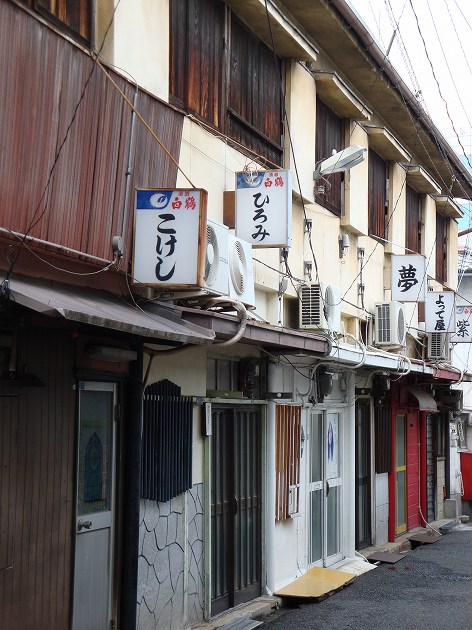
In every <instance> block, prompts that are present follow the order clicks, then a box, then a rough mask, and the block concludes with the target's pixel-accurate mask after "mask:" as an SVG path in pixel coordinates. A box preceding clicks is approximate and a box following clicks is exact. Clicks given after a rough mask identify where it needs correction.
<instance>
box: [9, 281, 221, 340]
mask: <svg viewBox="0 0 472 630" xmlns="http://www.w3.org/2000/svg"><path fill="white" fill-rule="evenodd" d="M10 293H11V296H12V299H13V300H14V301H15V302H16V303H18V304H21V305H22V306H25V307H27V308H30V309H32V310H34V311H36V312H38V313H42V314H44V315H49V316H52V317H63V318H64V319H68V320H71V321H75V322H80V323H82V324H89V325H92V326H100V327H102V328H108V329H111V330H118V331H121V332H125V333H129V334H132V335H137V336H139V337H144V338H147V339H163V340H167V341H172V342H176V341H177V342H180V343H192V344H210V343H212V342H213V339H214V338H215V333H214V332H213V331H212V330H209V329H207V328H202V327H201V326H198V325H196V324H193V323H191V322H188V321H186V320H184V319H183V318H182V312H181V311H180V310H179V309H175V308H165V307H161V308H156V307H155V306H152V305H146V306H143V307H141V306H139V307H138V306H136V305H132V304H129V303H128V302H126V301H125V300H123V299H120V298H119V297H117V296H115V295H113V294H111V293H107V292H105V291H95V290H92V289H84V288H81V287H73V286H68V285H64V284H59V283H57V284H56V283H52V282H47V281H44V280H43V281H42V280H35V279H32V278H25V277H19V276H16V277H13V278H12V279H11V280H10Z"/></svg>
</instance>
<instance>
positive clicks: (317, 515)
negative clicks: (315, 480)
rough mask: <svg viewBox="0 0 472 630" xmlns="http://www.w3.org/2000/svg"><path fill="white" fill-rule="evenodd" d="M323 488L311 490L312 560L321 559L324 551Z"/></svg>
mask: <svg viewBox="0 0 472 630" xmlns="http://www.w3.org/2000/svg"><path fill="white" fill-rule="evenodd" d="M322 501H323V492H322V490H315V491H313V492H311V498H310V503H311V532H310V562H311V563H313V562H317V561H318V560H321V558H322V553H323V547H322V542H323V528H322V522H323V521H322Z"/></svg>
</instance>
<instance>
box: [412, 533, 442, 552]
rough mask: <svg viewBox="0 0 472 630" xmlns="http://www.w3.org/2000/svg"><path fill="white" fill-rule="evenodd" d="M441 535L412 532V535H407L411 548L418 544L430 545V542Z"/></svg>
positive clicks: (435, 540) (433, 541)
mask: <svg viewBox="0 0 472 630" xmlns="http://www.w3.org/2000/svg"><path fill="white" fill-rule="evenodd" d="M440 538H441V536H439V535H438V534H434V533H431V534H414V535H413V536H409V538H408V540H409V541H410V545H411V548H412V549H416V547H419V546H420V545H431V544H432V543H435V542H437V541H438V540H439V539H440Z"/></svg>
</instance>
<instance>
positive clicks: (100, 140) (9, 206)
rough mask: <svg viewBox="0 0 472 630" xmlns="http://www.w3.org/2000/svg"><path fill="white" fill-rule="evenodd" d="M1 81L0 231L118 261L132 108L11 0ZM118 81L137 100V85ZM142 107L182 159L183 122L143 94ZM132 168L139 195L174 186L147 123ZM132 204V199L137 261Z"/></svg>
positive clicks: (2, 39)
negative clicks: (142, 189) (116, 250)
mask: <svg viewBox="0 0 472 630" xmlns="http://www.w3.org/2000/svg"><path fill="white" fill-rule="evenodd" d="M0 74H1V76H2V81H3V85H2V101H1V107H0V137H1V138H2V149H3V154H4V156H6V159H5V158H4V159H3V160H1V161H0V191H1V205H0V226H1V227H6V228H9V229H12V230H16V231H19V232H22V233H25V232H27V231H28V230H30V234H31V235H32V236H35V237H38V238H41V239H44V240H47V241H51V242H54V243H59V244H62V245H65V246H67V247H70V248H73V249H76V250H80V251H82V252H86V253H88V254H92V255H94V256H98V257H101V258H105V259H111V258H112V257H113V254H112V247H111V242H112V237H113V236H114V235H115V234H121V225H122V220H123V208H124V199H125V180H126V172H127V168H128V152H129V145H130V128H131V119H132V112H131V109H130V107H129V106H128V105H127V104H125V103H124V101H123V99H122V97H121V96H120V95H119V93H118V92H117V91H116V90H115V88H114V87H113V86H112V85H111V83H110V82H109V81H108V80H107V79H106V77H105V76H104V74H103V72H101V71H100V70H99V68H98V67H97V66H96V65H95V64H94V62H93V61H92V59H91V58H90V57H88V56H87V55H86V54H85V53H84V52H83V51H82V50H81V49H79V48H78V47H76V46H75V45H73V44H71V43H70V42H69V41H67V40H66V39H64V38H63V37H61V36H60V35H58V34H57V33H56V32H54V31H53V30H51V29H49V28H48V27H47V26H44V25H43V24H41V23H40V22H39V21H38V20H36V19H35V18H34V17H33V16H31V15H30V14H28V13H26V12H25V11H23V10H21V9H20V8H19V7H18V6H16V5H14V4H12V3H9V2H5V1H2V2H1V3H0ZM110 74H111V75H112V76H113V78H114V80H115V81H116V82H117V83H118V84H119V86H120V88H121V89H122V90H123V91H124V92H125V94H126V95H127V97H128V98H129V99H130V100H131V101H132V100H133V95H134V92H135V86H134V85H133V84H130V83H128V82H127V81H125V80H124V79H123V78H122V77H120V76H119V75H118V74H116V73H114V72H112V71H110ZM82 95H83V98H82V100H81V97H82ZM79 103H80V104H79ZM136 107H137V109H138V111H139V112H140V114H141V115H142V116H143V118H144V119H145V120H146V121H147V122H148V123H149V125H150V126H151V128H152V129H153V130H154V132H155V133H156V135H157V136H158V137H159V138H160V139H161V140H162V142H163V143H164V145H165V146H166V147H167V149H168V150H169V151H170V153H171V154H172V155H173V156H174V157H175V158H178V155H179V150H180V141H181V136H182V125H183V116H182V115H181V114H179V113H178V112H176V111H175V110H173V109H172V108H170V107H169V106H167V105H165V104H164V103H162V102H161V101H159V100H157V99H155V98H153V97H152V96H150V95H149V94H148V93H146V92H143V91H141V90H140V91H139V93H138V99H137V103H136ZM69 126H70V129H69V131H68V127H69ZM66 135H67V139H66V140H65V142H64V138H65V137H66ZM63 142H64V145H63V148H62V150H61V151H60V153H59V149H60V147H61V145H62V143H63ZM58 153H59V155H58ZM57 155H58V157H57ZM56 157H57V164H56V167H55V168H54V171H53V174H52V177H51V181H50V185H49V187H48V188H47V183H48V177H49V174H50V172H51V169H52V167H53V165H54V162H55V159H56ZM131 171H132V173H131V178H130V188H131V191H132V190H133V188H134V187H171V186H175V182H176V176H177V168H176V166H175V165H174V164H173V163H172V161H171V160H170V159H169V158H168V157H167V156H166V155H165V153H164V152H163V151H162V149H161V148H160V147H159V145H158V144H157V143H156V141H155V140H154V139H153V138H152V137H151V135H150V134H149V132H148V131H146V130H145V129H144V127H143V125H142V124H141V123H140V122H139V121H136V142H135V150H134V156H133V159H132V169H131ZM45 190H46V191H47V192H46V194H44V196H43V193H44V191H45ZM133 203H134V195H133V194H131V195H130V197H129V204H128V218H127V222H126V226H125V244H126V246H127V252H128V254H129V253H130V252H131V241H132V238H131V237H132V229H133ZM32 225H34V227H33V228H32V229H31V226H32Z"/></svg>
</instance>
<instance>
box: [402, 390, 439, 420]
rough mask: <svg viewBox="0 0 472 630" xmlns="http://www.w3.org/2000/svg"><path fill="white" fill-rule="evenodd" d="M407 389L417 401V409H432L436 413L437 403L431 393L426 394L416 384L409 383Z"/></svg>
mask: <svg viewBox="0 0 472 630" xmlns="http://www.w3.org/2000/svg"><path fill="white" fill-rule="evenodd" d="M408 391H409V392H410V394H412V395H413V396H414V397H415V398H416V400H417V401H418V409H420V411H432V412H436V413H437V411H438V405H437V403H436V401H435V400H434V398H433V397H432V396H431V394H428V393H427V392H425V391H424V389H421V387H418V386H417V385H410V386H409V387H408Z"/></svg>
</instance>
